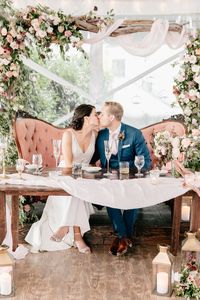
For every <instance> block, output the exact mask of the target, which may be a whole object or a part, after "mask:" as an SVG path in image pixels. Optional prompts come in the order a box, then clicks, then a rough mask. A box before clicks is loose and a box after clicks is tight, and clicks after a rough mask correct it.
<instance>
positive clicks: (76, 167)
mask: <svg viewBox="0 0 200 300" xmlns="http://www.w3.org/2000/svg"><path fill="white" fill-rule="evenodd" d="M72 175H75V176H81V175H82V164H81V163H73V164H72Z"/></svg>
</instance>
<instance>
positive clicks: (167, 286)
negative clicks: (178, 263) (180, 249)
mask: <svg viewBox="0 0 200 300" xmlns="http://www.w3.org/2000/svg"><path fill="white" fill-rule="evenodd" d="M152 267H153V278H152V293H153V294H156V295H159V296H170V295H171V293H172V290H173V284H174V256H173V255H172V254H171V253H170V252H169V246H159V253H158V254H157V256H156V257H155V258H154V259H153V261H152Z"/></svg>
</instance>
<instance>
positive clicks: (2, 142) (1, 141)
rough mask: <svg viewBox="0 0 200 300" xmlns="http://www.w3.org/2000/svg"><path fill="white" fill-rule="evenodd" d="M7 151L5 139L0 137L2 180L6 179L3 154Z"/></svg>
mask: <svg viewBox="0 0 200 300" xmlns="http://www.w3.org/2000/svg"><path fill="white" fill-rule="evenodd" d="M6 150H7V138H6V137H5V136H0V159H1V161H2V175H1V177H2V178H8V176H7V175H6V165H5V153H6Z"/></svg>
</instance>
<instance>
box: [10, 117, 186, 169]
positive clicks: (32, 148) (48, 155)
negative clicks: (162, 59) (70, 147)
mask: <svg viewBox="0 0 200 300" xmlns="http://www.w3.org/2000/svg"><path fill="white" fill-rule="evenodd" d="M13 129H14V136H15V140H16V145H17V149H18V154H19V157H21V158H24V159H26V160H27V161H29V162H30V163H31V160H32V155H33V154H34V153H41V154H42V158H43V166H45V167H50V168H51V167H55V158H54V156H53V147H52V140H53V139H62V135H63V132H64V130H65V129H64V128H59V127H55V126H53V125H52V124H50V123H47V122H45V121H42V120H40V119H37V118H33V117H31V116H30V115H28V116H27V114H25V115H22V116H18V117H16V119H15V122H14V124H13ZM164 130H168V131H169V132H171V133H172V134H174V135H179V136H182V135H184V134H185V133H186V127H185V125H184V124H183V123H182V122H181V121H177V120H165V121H162V122H159V123H156V124H153V125H150V126H147V127H145V128H142V133H143V135H144V138H145V140H146V142H147V146H148V149H149V151H150V156H151V160H152V163H153V165H154V164H156V161H157V159H156V157H155V156H154V153H153V148H152V146H151V142H152V140H153V134H155V133H156V132H159V131H164Z"/></svg>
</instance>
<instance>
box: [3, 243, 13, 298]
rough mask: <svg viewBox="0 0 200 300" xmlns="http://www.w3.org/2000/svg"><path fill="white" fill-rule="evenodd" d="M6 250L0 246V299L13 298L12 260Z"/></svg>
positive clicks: (6, 247)
mask: <svg viewBox="0 0 200 300" xmlns="http://www.w3.org/2000/svg"><path fill="white" fill-rule="evenodd" d="M7 249H8V246H7V245H0V298H6V297H12V296H14V260H13V259H12V257H11V256H10V255H9V253H8V252H7Z"/></svg>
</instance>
